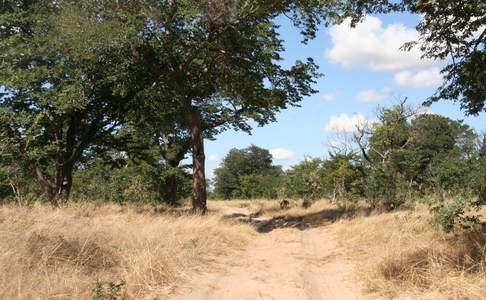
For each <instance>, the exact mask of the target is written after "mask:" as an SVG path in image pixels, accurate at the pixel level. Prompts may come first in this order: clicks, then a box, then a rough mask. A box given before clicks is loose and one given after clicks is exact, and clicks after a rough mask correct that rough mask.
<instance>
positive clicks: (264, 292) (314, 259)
mask: <svg viewBox="0 0 486 300" xmlns="http://www.w3.org/2000/svg"><path fill="white" fill-rule="evenodd" d="M224 213H225V214H226V215H229V216H232V217H237V218H244V217H245V215H247V216H249V213H248V212H247V211H244V209H238V211H232V210H225V211H224ZM271 220H272V219H267V220H265V219H263V220H261V219H256V220H252V223H256V229H257V230H258V229H259V226H261V225H259V224H267V225H268V224H273V223H271V222H275V221H271ZM269 222H270V223H269ZM278 222H279V223H280V222H284V221H278ZM285 222H287V221H285ZM265 228H267V227H265ZM299 229H300V230H299ZM258 231H259V232H261V234H260V235H259V236H258V237H257V238H256V239H255V240H254V241H253V243H252V244H250V245H249V246H248V247H247V248H246V249H247V250H244V251H241V252H239V253H238V254H237V255H235V256H231V257H226V258H224V260H223V261H221V262H220V264H221V268H220V270H219V271H218V272H213V273H200V274H197V275H195V276H193V277H192V278H191V280H189V281H188V282H186V283H185V284H184V285H182V286H180V287H179V288H178V289H176V290H175V291H174V292H173V293H172V294H171V295H170V296H169V297H168V299H191V300H197V299H232V300H233V299H234V300H238V299H279V300H280V299H363V298H365V297H364V296H363V295H362V294H361V292H360V288H359V287H358V285H357V284H356V283H355V282H353V281H352V280H351V277H352V274H351V272H352V266H351V265H350V263H349V262H348V261H346V259H345V258H344V256H343V255H342V252H343V251H341V250H340V249H339V247H338V244H337V242H336V238H335V236H334V233H333V231H332V229H330V228H328V227H314V228H312V227H308V228H306V230H302V228H299V226H272V230H258Z"/></svg>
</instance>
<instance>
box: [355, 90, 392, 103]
mask: <svg viewBox="0 0 486 300" xmlns="http://www.w3.org/2000/svg"><path fill="white" fill-rule="evenodd" d="M390 96H391V91H390V90H389V89H387V88H384V89H383V90H382V91H381V92H375V91H374V90H363V91H360V92H358V94H356V100H358V102H362V103H367V102H380V101H382V100H385V99H386V98H388V97H390Z"/></svg>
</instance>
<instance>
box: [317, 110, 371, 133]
mask: <svg viewBox="0 0 486 300" xmlns="http://www.w3.org/2000/svg"><path fill="white" fill-rule="evenodd" d="M368 122H369V121H368V119H366V117H365V116H364V115H363V114H362V113H357V114H354V115H352V116H348V115H347V114H345V113H342V114H340V115H339V116H331V118H330V119H329V121H328V122H327V123H326V126H325V127H324V129H325V130H326V131H327V132H332V133H342V132H354V131H356V127H357V126H358V125H363V124H366V123H368Z"/></svg>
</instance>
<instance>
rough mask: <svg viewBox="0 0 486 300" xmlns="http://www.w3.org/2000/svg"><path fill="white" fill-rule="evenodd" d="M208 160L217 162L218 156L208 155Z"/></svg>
mask: <svg viewBox="0 0 486 300" xmlns="http://www.w3.org/2000/svg"><path fill="white" fill-rule="evenodd" d="M208 160H209V161H213V162H214V161H219V155H218V154H210V155H209V156H208Z"/></svg>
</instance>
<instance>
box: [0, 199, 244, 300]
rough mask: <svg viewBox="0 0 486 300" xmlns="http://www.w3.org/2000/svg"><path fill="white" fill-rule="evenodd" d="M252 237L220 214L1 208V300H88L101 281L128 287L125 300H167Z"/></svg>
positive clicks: (90, 207) (93, 207)
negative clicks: (198, 272) (180, 282)
mask: <svg viewBox="0 0 486 300" xmlns="http://www.w3.org/2000/svg"><path fill="white" fill-rule="evenodd" d="M252 234H253V231H252V230H251V229H250V228H249V227H248V226H246V225H238V224H234V223H226V222H224V221H222V220H221V218H220V216H219V215H217V214H209V215H208V216H204V217H202V216H192V215H190V214H186V213H184V212H181V211H176V212H174V211H172V212H171V211H166V210H164V209H160V208H159V209H156V208H153V207H150V206H147V207H142V208H140V207H139V208H137V207H122V206H118V205H110V204H106V205H93V204H75V205H71V206H68V207H64V208H62V209H58V210H53V209H52V208H50V207H48V206H44V205H40V204H35V205H33V206H30V207H17V206H14V205H6V206H1V207H0V299H89V298H91V296H92V292H93V289H94V287H95V285H96V282H97V281H99V282H112V283H114V284H117V283H120V282H122V280H123V281H125V282H126V284H125V286H123V291H122V297H123V298H124V299H141V298H145V297H150V298H154V297H157V296H162V297H163V295H166V294H167V293H169V292H170V290H171V289H172V288H173V286H174V284H175V283H176V282H177V281H178V280H180V279H183V278H184V277H185V276H186V275H187V274H188V273H190V272H192V271H194V270H195V269H204V268H210V267H211V266H212V265H213V264H212V263H211V262H212V261H213V260H214V258H215V257H216V256H218V255H222V254H228V253H230V252H231V251H233V250H234V249H237V248H241V247H244V246H245V245H246V242H247V241H248V240H249V238H250V237H251V235H252Z"/></svg>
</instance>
